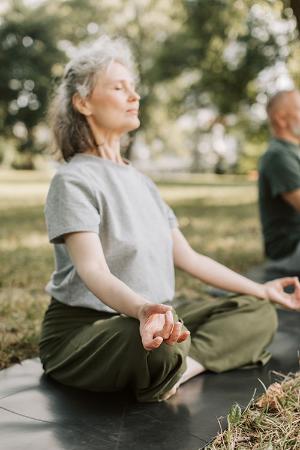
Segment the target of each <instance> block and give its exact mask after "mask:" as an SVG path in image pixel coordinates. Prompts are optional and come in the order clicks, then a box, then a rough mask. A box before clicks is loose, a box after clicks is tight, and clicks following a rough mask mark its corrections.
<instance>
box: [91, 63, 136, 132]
mask: <svg viewBox="0 0 300 450" xmlns="http://www.w3.org/2000/svg"><path fill="white" fill-rule="evenodd" d="M139 100H140V96H139V95H138V94H137V93H136V92H135V85H134V79H133V76H132V75H131V73H130V72H129V70H128V69H127V68H126V67H125V66H123V65H122V64H120V63H118V62H116V61H113V62H111V64H110V65H109V66H108V68H107V70H106V71H104V72H101V73H100V74H99V77H98V79H97V82H96V86H95V88H94V90H93V91H92V93H91V95H90V96H89V97H88V98H87V99H86V107H87V108H88V109H87V112H88V113H87V114H86V116H87V120H88V121H89V122H90V125H91V126H92V127H93V128H94V127H96V128H97V129H102V130H103V129H105V130H107V131H112V132H116V133H118V134H123V133H127V132H128V131H131V130H134V129H136V128H138V127H139V126H140V121H139V118H138V110H139Z"/></svg>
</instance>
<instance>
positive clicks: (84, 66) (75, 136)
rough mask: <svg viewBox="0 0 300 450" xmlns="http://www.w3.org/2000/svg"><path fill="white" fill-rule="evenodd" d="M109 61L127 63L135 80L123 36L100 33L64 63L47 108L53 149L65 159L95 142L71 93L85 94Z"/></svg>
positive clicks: (126, 65)
mask: <svg viewBox="0 0 300 450" xmlns="http://www.w3.org/2000/svg"><path fill="white" fill-rule="evenodd" d="M112 61H116V62H119V63H121V64H123V65H124V66H125V67H127V68H128V69H129V70H130V72H131V73H132V75H133V77H134V78H135V80H137V74H136V70H135V63H134V60H133V56H132V53H131V51H130V48H129V46H128V44H127V42H126V41H125V40H124V39H123V38H115V39H112V38H110V37H109V36H107V35H103V36H101V37H100V38H98V39H97V40H96V41H94V42H93V43H92V44H88V45H85V46H82V47H80V48H79V49H78V50H77V51H76V53H75V55H74V57H73V58H72V59H71V61H69V63H68V64H67V65H66V68H65V73H64V76H63V79H62V82H61V84H60V85H59V86H58V89H57V92H56V95H55V97H54V99H53V101H52V103H51V105H50V108H49V119H50V123H51V126H52V131H53V134H54V139H55V149H56V150H58V151H59V153H61V156H62V157H63V159H64V160H65V161H68V160H69V159H70V158H72V156H73V155H74V154H75V153H83V152H84V151H86V150H87V149H91V148H95V147H96V146H97V144H96V142H95V139H94V136H93V133H92V131H91V129H90V127H89V125H88V122H87V120H86V118H85V116H84V115H83V114H81V113H80V112H79V111H77V109H76V108H75V107H74V106H73V96H74V94H76V93H78V94H79V95H80V96H81V97H88V96H89V95H90V94H91V93H92V91H93V89H94V87H95V84H96V81H97V78H98V75H99V73H101V72H103V71H105V70H106V68H107V67H108V66H109V64H110V63H111V62H112Z"/></svg>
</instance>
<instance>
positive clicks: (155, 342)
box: [142, 336, 163, 351]
mask: <svg viewBox="0 0 300 450" xmlns="http://www.w3.org/2000/svg"><path fill="white" fill-rule="evenodd" d="M142 342H143V347H144V349H145V350H148V351H151V350H155V349H156V348H158V347H159V346H160V345H161V343H162V342H163V338H162V337H161V336H157V337H156V338H154V339H152V340H151V341H148V340H144V339H143V340H142Z"/></svg>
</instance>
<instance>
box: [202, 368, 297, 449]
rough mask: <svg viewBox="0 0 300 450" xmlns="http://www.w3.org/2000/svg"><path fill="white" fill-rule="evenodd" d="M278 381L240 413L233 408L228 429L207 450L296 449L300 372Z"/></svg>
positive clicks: (239, 410) (238, 409) (237, 407)
mask: <svg viewBox="0 0 300 450" xmlns="http://www.w3.org/2000/svg"><path fill="white" fill-rule="evenodd" d="M282 378H283V379H282V382H281V383H278V382H276V383H273V384H271V385H270V386H269V387H268V389H266V391H265V393H264V394H263V395H262V396H261V397H259V398H258V399H257V400H256V401H255V400H253V401H252V402H251V404H250V405H248V407H247V408H246V409H245V410H244V411H243V412H242V411H241V409H240V407H239V406H238V405H234V406H233V407H232V408H231V410H230V412H229V414H228V416H227V421H228V429H227V430H226V431H224V432H223V433H220V434H219V435H218V436H217V437H216V439H215V440H214V441H213V442H212V443H211V444H210V445H209V446H207V447H206V448H207V450H250V449H251V450H299V448H300V372H298V373H297V374H293V375H287V376H282Z"/></svg>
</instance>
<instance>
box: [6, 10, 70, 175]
mask: <svg viewBox="0 0 300 450" xmlns="http://www.w3.org/2000/svg"><path fill="white" fill-rule="evenodd" d="M57 25H58V24H57V19H56V18H55V17H54V16H51V15H45V14H43V10H42V8H39V9H38V10H35V11H34V13H33V11H32V10H30V9H26V8H25V7H24V5H23V4H22V2H19V1H17V2H14V4H13V8H12V9H11V10H10V11H9V13H8V14H7V16H6V19H5V20H4V21H2V23H1V25H0V48H1V52H0V66H1V74H0V90H1V98H0V128H1V134H2V137H4V138H7V139H13V140H14V141H15V145H16V147H17V150H18V151H19V152H20V153H22V154H25V155H27V157H28V158H27V164H28V165H29V166H30V165H31V160H32V158H31V155H32V154H34V153H36V152H39V151H40V149H39V148H37V146H36V143H35V138H34V130H35V127H36V126H37V125H38V124H39V123H40V122H42V121H45V110H46V107H47V101H48V96H49V84H50V79H51V75H52V74H53V72H55V68H57V66H56V65H57V62H58V61H62V60H64V59H65V54H64V53H63V52H62V51H61V50H59V49H58V48H57V46H56V39H57V37H56V32H57Z"/></svg>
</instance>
